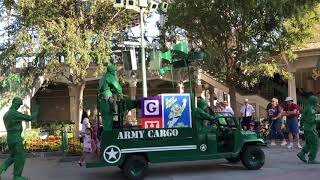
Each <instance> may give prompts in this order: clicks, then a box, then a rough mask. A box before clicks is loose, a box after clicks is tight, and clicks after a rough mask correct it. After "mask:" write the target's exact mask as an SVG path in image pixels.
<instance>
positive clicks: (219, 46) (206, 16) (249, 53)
mask: <svg viewBox="0 0 320 180" xmlns="http://www.w3.org/2000/svg"><path fill="white" fill-rule="evenodd" d="M319 3H320V1H319V0H310V1H299V0H290V1H288V0H215V1H211V0H197V1H194V0H184V1H173V2H172V3H171V4H170V6H169V10H168V21H167V23H166V28H165V29H164V31H166V32H167V34H169V35H171V36H175V35H176V34H181V32H182V34H185V35H186V36H187V38H188V39H189V40H191V41H192V44H194V45H196V46H197V47H200V48H202V49H204V50H205V51H206V61H205V66H203V67H204V69H205V70H210V72H213V75H214V76H215V77H217V78H220V79H222V80H225V81H226V82H227V83H228V84H229V85H232V86H234V85H237V84H246V85H248V86H251V85H253V84H255V83H257V82H259V80H260V77H261V76H273V73H275V72H280V73H284V74H286V73H285V72H284V71H283V70H281V69H279V67H277V66H276V63H278V62H279V60H278V59H272V58H267V57H273V56H275V55H279V54H284V55H286V56H289V58H291V59H293V58H294V57H295V56H294V53H293V51H292V50H293V49H296V48H297V47H300V46H302V45H303V44H305V43H306V42H308V41H309V40H310V39H311V38H312V37H313V33H314V30H313V28H314V27H315V26H314V25H315V24H316V23H318V24H319V12H320V11H319ZM177 27H178V28H181V29H183V30H185V31H183V30H179V31H177ZM171 38H172V37H169V39H171ZM252 67H254V68H252ZM287 75H288V76H289V74H287Z"/></svg>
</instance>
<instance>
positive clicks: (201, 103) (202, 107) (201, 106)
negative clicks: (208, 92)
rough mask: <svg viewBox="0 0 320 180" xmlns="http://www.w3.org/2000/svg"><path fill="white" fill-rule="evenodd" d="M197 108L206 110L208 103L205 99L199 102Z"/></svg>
mask: <svg viewBox="0 0 320 180" xmlns="http://www.w3.org/2000/svg"><path fill="white" fill-rule="evenodd" d="M197 106H198V107H199V108H201V109H203V110H205V109H206V108H207V107H208V103H207V101H206V100H204V99H199V100H198V102H197Z"/></svg>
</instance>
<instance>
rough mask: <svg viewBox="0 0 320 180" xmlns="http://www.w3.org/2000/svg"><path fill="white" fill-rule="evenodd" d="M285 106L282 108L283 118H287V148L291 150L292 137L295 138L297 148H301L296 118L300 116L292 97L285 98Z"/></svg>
mask: <svg viewBox="0 0 320 180" xmlns="http://www.w3.org/2000/svg"><path fill="white" fill-rule="evenodd" d="M284 101H285V105H284V107H283V112H282V115H283V116H287V120H286V129H287V131H288V132H289V145H288V148H289V149H290V148H293V136H295V138H296V142H297V147H298V148H299V149H301V148H302V146H301V145H300V142H299V122H298V117H299V115H300V112H299V110H300V108H299V106H298V105H297V104H296V103H294V102H293V98H292V97H286V99H285V100H284Z"/></svg>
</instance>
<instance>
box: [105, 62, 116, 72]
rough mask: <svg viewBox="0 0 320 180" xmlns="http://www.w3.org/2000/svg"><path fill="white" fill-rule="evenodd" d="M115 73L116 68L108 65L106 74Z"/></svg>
mask: <svg viewBox="0 0 320 180" xmlns="http://www.w3.org/2000/svg"><path fill="white" fill-rule="evenodd" d="M116 71H117V67H116V66H115V65H113V64H109V65H108V66H107V72H109V73H115V72H116Z"/></svg>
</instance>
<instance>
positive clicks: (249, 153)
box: [241, 146, 265, 170]
mask: <svg viewBox="0 0 320 180" xmlns="http://www.w3.org/2000/svg"><path fill="white" fill-rule="evenodd" d="M241 162H242V164H243V165H244V166H245V167H246V168H247V169H249V170H257V169H260V168H261V167H262V166H263V165H264V162H265V155H264V152H263V151H262V149H261V148H260V147H259V146H246V147H245V148H244V149H243V151H242V153H241Z"/></svg>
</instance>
